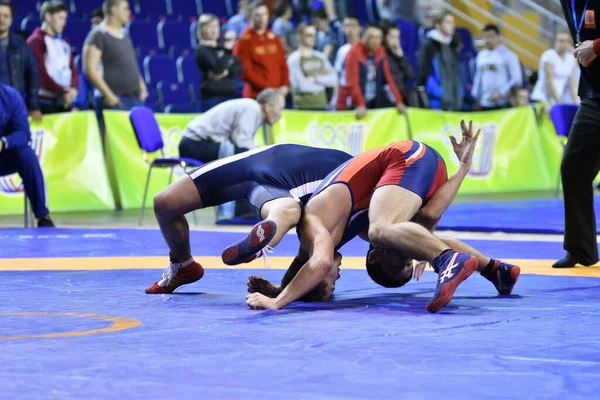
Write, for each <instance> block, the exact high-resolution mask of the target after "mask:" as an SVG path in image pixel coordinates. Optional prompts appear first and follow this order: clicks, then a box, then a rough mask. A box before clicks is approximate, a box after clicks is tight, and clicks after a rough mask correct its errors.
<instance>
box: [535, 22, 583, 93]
mask: <svg viewBox="0 0 600 400" xmlns="http://www.w3.org/2000/svg"><path fill="white" fill-rule="evenodd" d="M572 49H573V41H572V39H571V35H570V34H569V33H568V32H559V33H557V34H556V38H555V40H554V48H552V49H549V50H546V51H545V52H544V53H543V54H542V57H541V59H540V65H539V72H538V80H537V82H536V84H535V87H534V88H533V92H532V93H531V99H532V100H534V101H542V102H545V103H550V104H557V103H562V104H579V97H578V96H577V85H578V80H579V79H578V73H577V72H578V69H579V68H578V66H577V60H576V59H575V58H574V57H573V54H572V52H571V50H572Z"/></svg>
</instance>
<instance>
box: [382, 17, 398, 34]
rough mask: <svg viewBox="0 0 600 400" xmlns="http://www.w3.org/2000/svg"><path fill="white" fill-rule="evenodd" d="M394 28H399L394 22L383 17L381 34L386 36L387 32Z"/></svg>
mask: <svg viewBox="0 0 600 400" xmlns="http://www.w3.org/2000/svg"><path fill="white" fill-rule="evenodd" d="M394 29H397V30H400V27H399V26H398V25H396V24H394V23H393V22H392V21H389V20H385V19H384V20H381V30H383V36H387V34H388V33H390V31H391V30H394Z"/></svg>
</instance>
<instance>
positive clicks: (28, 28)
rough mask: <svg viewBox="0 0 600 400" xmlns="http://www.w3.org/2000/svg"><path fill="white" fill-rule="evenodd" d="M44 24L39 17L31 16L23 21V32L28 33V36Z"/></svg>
mask: <svg viewBox="0 0 600 400" xmlns="http://www.w3.org/2000/svg"><path fill="white" fill-rule="evenodd" d="M41 25H42V22H41V21H40V19H39V17H37V16H29V17H25V18H24V19H23V21H21V30H23V31H25V32H27V34H31V32H33V31H34V30H35V28H37V27H38V26H41Z"/></svg>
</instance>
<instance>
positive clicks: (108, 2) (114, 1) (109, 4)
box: [102, 0, 124, 17]
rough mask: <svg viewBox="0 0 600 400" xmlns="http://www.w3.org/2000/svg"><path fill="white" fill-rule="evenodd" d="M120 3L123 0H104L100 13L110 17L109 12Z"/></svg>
mask: <svg viewBox="0 0 600 400" xmlns="http://www.w3.org/2000/svg"><path fill="white" fill-rule="evenodd" d="M122 1H124V0H104V3H103V4H102V12H103V13H104V15H105V16H107V17H108V16H110V10H112V9H113V8H114V7H116V6H118V5H119V3H121V2H122Z"/></svg>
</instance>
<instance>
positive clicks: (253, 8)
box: [249, 0, 268, 15]
mask: <svg viewBox="0 0 600 400" xmlns="http://www.w3.org/2000/svg"><path fill="white" fill-rule="evenodd" d="M259 7H267V5H266V4H265V2H264V1H262V0H256V1H255V2H253V3H252V4H250V6H249V10H250V15H252V14H253V13H254V11H256V9H257V8H259ZM267 8H268V7H267Z"/></svg>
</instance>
